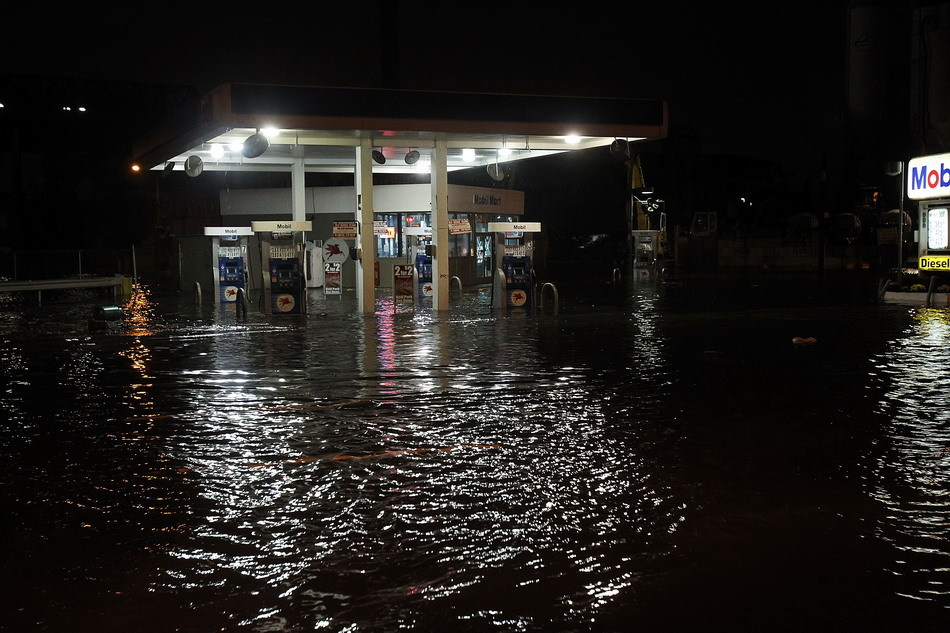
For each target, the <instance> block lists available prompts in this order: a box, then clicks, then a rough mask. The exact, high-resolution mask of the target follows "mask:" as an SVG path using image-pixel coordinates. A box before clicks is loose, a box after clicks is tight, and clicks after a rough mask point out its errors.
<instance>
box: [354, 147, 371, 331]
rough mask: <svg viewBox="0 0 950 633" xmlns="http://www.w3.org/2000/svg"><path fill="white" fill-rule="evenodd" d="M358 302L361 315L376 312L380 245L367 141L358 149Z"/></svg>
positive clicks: (369, 148) (369, 149)
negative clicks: (377, 239) (375, 230)
mask: <svg viewBox="0 0 950 633" xmlns="http://www.w3.org/2000/svg"><path fill="white" fill-rule="evenodd" d="M354 180H355V181H356V227H357V234H356V249H357V252H358V253H359V259H357V260H356V299H357V309H358V310H359V311H360V312H363V313H368V314H371V313H373V312H375V311H376V244H375V236H374V235H373V145H372V140H371V139H363V140H362V141H360V144H359V145H358V146H357V148H356V178H355V179H354Z"/></svg>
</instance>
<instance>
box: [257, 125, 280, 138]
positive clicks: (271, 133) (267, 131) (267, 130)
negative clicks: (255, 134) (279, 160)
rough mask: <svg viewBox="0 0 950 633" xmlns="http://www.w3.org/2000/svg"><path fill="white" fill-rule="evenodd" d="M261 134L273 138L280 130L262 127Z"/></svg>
mask: <svg viewBox="0 0 950 633" xmlns="http://www.w3.org/2000/svg"><path fill="white" fill-rule="evenodd" d="M261 134H263V135H264V136H266V137H267V138H274V137H275V136H277V135H278V134H280V130H278V129H277V128H275V127H262V128H261Z"/></svg>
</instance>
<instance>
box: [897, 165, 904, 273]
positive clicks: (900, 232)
mask: <svg viewBox="0 0 950 633" xmlns="http://www.w3.org/2000/svg"><path fill="white" fill-rule="evenodd" d="M897 165H898V167H899V169H898V171H897V178H898V179H899V180H900V183H901V188H900V191H901V194H900V204H898V205H897V210H898V212H899V213H898V219H899V221H900V224H898V225H897V283H898V285H900V282H901V275H902V274H903V272H904V163H903V161H898V163H897Z"/></svg>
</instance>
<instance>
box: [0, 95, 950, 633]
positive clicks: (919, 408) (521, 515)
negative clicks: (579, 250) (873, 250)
mask: <svg viewBox="0 0 950 633" xmlns="http://www.w3.org/2000/svg"><path fill="white" fill-rule="evenodd" d="M315 90H316V92H315ZM330 92H331V93H332V94H330V93H327V92H325V91H321V90H317V89H304V90H302V91H299V90H296V89H295V90H288V89H278V88H273V87H253V86H250V87H249V86H232V87H228V88H227V89H222V90H219V91H216V92H214V93H213V94H212V95H210V96H209V102H208V103H207V104H206V105H207V110H206V114H207V113H211V114H210V115H209V118H206V119H204V120H203V121H202V124H201V125H200V126H198V128H195V129H188V130H186V131H185V132H184V133H181V134H179V135H178V136H176V137H174V138H172V139H170V140H168V141H167V143H166V144H164V145H162V144H159V145H156V146H153V147H151V148H149V150H148V152H146V153H145V154H143V157H146V158H149V160H146V161H143V164H145V165H146V169H150V170H152V171H153V172H156V173H158V174H165V175H167V174H168V173H175V172H176V171H184V173H185V175H186V176H187V177H190V178H198V177H200V176H201V174H202V173H203V172H204V171H214V170H242V169H246V170H255V169H271V170H284V171H286V172H288V173H289V174H290V180H291V184H292V186H291V187H289V188H277V189H274V190H269V191H264V190H256V191H249V190H245V191H239V190H236V189H235V190H227V191H222V192H221V194H220V196H221V198H220V206H221V213H220V216H221V217H220V219H221V222H220V224H216V225H210V224H209V225H208V226H205V227H203V231H202V232H201V234H200V235H190V236H185V237H182V239H181V240H180V242H179V244H178V252H177V253H174V256H175V258H176V259H177V260H178V261H180V262H182V264H181V266H180V269H179V271H178V275H179V279H180V283H179V287H178V288H175V289H169V288H164V287H162V286H160V285H150V284H149V282H148V281H147V280H145V279H143V278H141V277H139V276H137V275H136V276H135V278H134V283H131V284H130V287H129V288H128V294H127V296H125V297H124V298H121V299H120V298H114V300H112V301H109V300H106V299H104V298H103V297H102V296H101V295H100V294H97V293H96V292H94V291H92V290H88V289H82V288H68V289H65V290H62V294H60V295H56V294H55V293H50V292H48V291H46V290H44V291H43V292H44V293H45V294H44V295H43V296H44V299H43V301H42V303H40V302H39V301H33V300H31V299H30V297H29V295H27V294H16V293H13V292H0V297H2V298H3V303H2V305H0V342H2V343H0V355H2V356H0V358H2V361H3V362H2V363H0V385H2V389H3V395H2V397H0V409H2V412H3V417H4V419H5V420H6V421H5V423H4V425H3V426H2V427H0V454H2V455H3V457H4V459H3V465H2V468H3V475H4V480H5V481H6V482H7V485H6V486H4V488H3V493H2V495H3V496H2V498H0V500H2V502H3V507H4V508H5V510H6V513H5V520H4V523H3V525H4V528H5V529H4V536H5V543H6V551H7V556H5V558H4V562H3V574H2V583H3V584H2V591H3V595H4V597H5V598H6V603H7V604H9V605H13V606H12V607H9V608H8V609H6V610H5V611H6V614H7V615H6V616H5V618H4V622H3V625H2V626H3V628H4V629H5V630H6V629H9V630H11V631H48V632H56V633H58V632H65V631H75V630H77V629H80V630H87V629H88V630H96V631H100V632H103V633H108V632H111V631H116V632H118V631H122V632H125V631H130V630H135V631H141V632H152V631H154V632H166V631H167V632H173V631H181V632H195V633H198V632H202V633H203V632H206V631H212V630H214V631H242V632H243V631H247V632H252V633H270V632H278V631H280V632H302V631H316V630H326V631H374V632H376V631H379V632H383V631H387V632H388V631H399V630H413V631H445V630H455V631H479V632H481V631H506V632H507V631H598V632H600V631H602V632H612V631H630V630H639V629H642V630H651V631H674V630H675V631H684V630H685V631H697V630H701V631H714V630H722V631H726V630H728V631H737V630H738V631H743V630H783V631H806V630H807V631H815V630H835V631H850V630H859V631H862V632H869V631H880V632H882V633H883V632H888V633H889V632H891V631H896V630H900V631H914V632H925V633H929V632H931V631H933V632H936V631H943V630H944V629H945V628H946V625H947V622H948V621H950V619H948V615H947V614H948V611H947V609H948V608H950V599H948V592H950V587H948V583H950V572H948V570H950V566H948V564H947V557H948V556H950V547H948V545H947V543H948V541H947V538H948V534H950V532H948V529H947V516H948V511H950V502H948V499H947V492H946V491H947V487H948V483H950V467H948V465H950V416H948V415H947V413H946V410H945V408H944V407H943V406H941V405H940V403H942V401H943V400H942V389H943V385H944V384H946V380H947V379H948V378H950V376H948V375H947V370H946V367H948V366H950V363H948V356H950V353H948V348H947V347H946V345H945V341H946V339H947V337H948V336H950V311H948V309H947V308H933V307H930V306H920V305H914V306H908V305H900V304H884V303H881V302H880V301H879V300H878V295H877V282H878V280H877V279H874V278H871V277H870V275H871V274H872V273H871V272H869V271H863V270H860V269H858V270H848V271H844V270H842V271H839V272H836V273H829V272H824V273H802V272H798V273H783V272H780V271H777V270H758V271H751V272H750V271H742V272H741V273H740V274H730V273H729V272H708V271H703V272H699V271H695V270H693V271H685V270H680V269H677V268H676V267H675V266H670V265H667V264H669V261H668V253H666V252H665V248H666V244H665V238H664V231H665V226H664V222H663V215H662V213H661V212H657V213H656V214H655V215H653V216H649V217H647V216H645V215H644V214H643V206H644V205H655V204H656V201H655V200H653V199H650V198H644V199H643V200H641V199H640V198H639V197H636V196H640V195H643V196H646V195H647V194H646V188H645V187H643V186H642V184H643V183H642V182H638V181H637V171H636V169H634V167H633V163H632V162H631V161H630V158H631V149H630V146H631V144H633V143H635V142H637V141H638V140H643V139H646V138H658V137H662V136H663V134H665V128H666V114H665V105H664V104H662V103H658V102H649V103H645V104H642V103H641V104H638V105H636V107H634V104H633V103H632V102H626V101H625V102H624V103H622V104H618V103H611V102H609V101H603V100H600V101H597V102H596V103H593V102H588V101H584V102H583V103H580V104H578V103H576V102H573V101H569V102H562V101H560V100H557V99H547V100H546V99H540V100H531V101H530V105H531V106H532V107H533V108H535V109H534V110H533V112H534V113H535V115H536V117H537V118H538V120H528V121H525V120H519V119H512V118H510V117H509V118H506V117H505V115H506V114H510V113H511V112H518V111H524V110H523V108H524V107H525V106H526V104H527V103H529V102H520V101H517V100H515V101H506V99H507V98H501V97H498V96H495V97H493V99H494V101H490V102H485V101H484V99H485V98H486V97H485V96H484V95H482V96H477V95H466V96H465V99H464V100H462V101H459V100H458V97H459V95H455V96H454V97H451V96H449V95H435V94H430V95H428V98H429V99H430V101H429V102H422V103H423V105H421V106H420V105H419V102H416V103H415V107H416V108H417V111H416V114H415V115H414V116H415V118H413V116H410V113H407V112H404V111H403V112H400V111H399V107H401V106H398V104H400V103H406V101H405V100H392V99H391V100H388V101H387V103H388V106H387V107H389V108H391V110H390V111H389V112H388V113H387V114H386V116H387V117H389V118H387V119H385V121H386V122H390V123H391V122H392V121H394V120H395V121H397V122H400V123H401V124H402V125H403V127H397V126H395V125H384V124H383V121H384V119H381V118H378V117H377V118H374V117H373V115H374V112H372V111H370V110H372V108H374V107H377V104H378V103H380V101H379V100H373V99H366V98H365V96H366V95H365V94H364V93H358V92H354V91H346V90H344V91H330ZM316 97H320V98H321V99H316ZM330 97H332V98H333V99H338V101H333V99H329V98H330ZM301 98H302V100H301ZM324 98H327V99H324ZM328 99H329V100H328ZM453 99H454V100H453ZM260 103H266V104H267V105H268V109H267V110H258V109H256V108H257V107H258V106H259V105H260ZM446 103H448V105H451V106H452V107H453V108H456V115H455V117H454V118H446V117H444V116H443V114H442V113H443V110H442V109H441V108H442V106H445V105H446ZM275 104H276V105H275ZM314 104H319V107H317V110H316V111H315V110H314V108H315V105H314ZM327 104H329V105H327ZM393 104H396V105H393ZM555 105H557V106H558V107H554V106H555ZM565 105H568V106H577V105H585V106H591V109H586V110H584V112H586V116H587V119H584V117H581V119H582V120H576V121H574V122H575V123H578V124H579V128H580V129H579V133H580V134H581V135H580V136H579V137H578V138H576V139H573V137H572V139H573V140H572V143H574V144H575V145H576V146H578V147H583V146H585V144H586V145H587V146H593V147H607V146H609V147H610V148H611V149H610V151H611V152H613V151H615V150H618V151H619V153H620V154H621V158H623V159H625V160H627V161H628V163H629V164H630V172H629V173H628V176H629V178H630V182H629V185H630V187H631V193H633V194H635V195H633V196H632V197H631V200H630V206H629V207H628V209H627V213H628V218H627V219H628V226H627V229H628V236H627V237H628V240H629V244H628V248H629V254H630V255H631V259H630V261H628V266H627V267H624V268H622V269H621V268H615V269H614V270H613V274H612V275H609V276H608V275H600V276H594V275H593V274H591V273H590V270H589V269H588V268H586V267H584V266H575V267H573V268H572V269H571V270H570V271H565V270H561V271H559V272H560V274H556V275H555V274H552V275H548V276H544V277H541V276H539V275H538V274H537V272H536V268H537V266H538V263H539V262H540V261H541V260H542V259H543V257H544V245H545V237H546V236H545V230H546V229H545V224H544V222H543V220H538V219H537V218H532V217H528V214H527V213H526V212H525V204H524V193H523V192H519V191H516V190H514V189H511V188H498V189H493V188H479V187H467V186H461V185H455V184H453V185H450V184H449V182H448V180H449V179H448V177H447V174H448V171H450V170H451V169H457V168H462V166H463V165H465V164H468V159H469V158H472V156H474V159H473V160H475V161H476V164H477V165H478V166H480V167H482V168H485V169H486V170H487V171H488V173H489V174H491V173H492V171H493V170H494V171H495V172H496V174H497V173H498V172H499V170H503V169H504V166H503V164H502V161H501V160H500V157H501V156H502V153H501V152H502V150H511V151H512V152H513V153H514V154H515V156H514V157H513V158H511V159H512V160H530V156H531V155H535V154H541V153H544V152H549V153H557V152H563V151H567V150H565V149H564V147H565V146H564V143H565V138H564V137H563V136H562V135H561V133H560V132H559V133H557V134H555V133H554V130H555V128H558V129H560V127H561V125H562V124H563V123H564V122H565V119H564V118H563V117H560V115H558V114H557V112H558V108H559V107H563V106H565ZM621 105H622V106H624V107H622V108H621V107H620V106H621ZM489 106H490V107H489ZM321 108H322V109H321ZM367 108H368V109H369V110H367ZM392 108H395V110H392ZM567 109H568V110H571V108H567ZM489 111H490V112H492V113H493V114H492V116H494V117H495V118H494V119H493V120H489V119H490V118H491V117H489V116H488V115H485V114H484V112H489ZM618 112H622V113H623V114H622V115H618V114H617V113H618ZM265 114H266V115H267V116H271V115H275V114H276V115H279V116H278V117H277V118H281V117H282V118H283V123H284V124H283V125H281V126H279V130H277V133H276V135H275V136H272V137H269V139H270V140H268V137H266V136H265V135H264V134H263V131H262V130H263V128H264V124H265V123H266V122H267V121H266V120H265V116H264V115H265ZM617 117H619V118H617ZM605 121H606V122H605ZM422 124H425V125H427V126H429V127H422ZM506 126H514V127H513V128H511V129H506ZM449 128H451V129H449ZM400 130H401V131H400ZM405 130H416V131H415V132H406V131H405ZM418 130H423V132H420V131H418ZM384 131H385V132H388V134H385V135H384V134H383V132H384ZM237 141H242V142H237ZM231 142H237V144H236V145H235V147H233V148H231V149H225V146H226V145H228V144H229V143H231ZM473 147H474V148H475V151H474V154H473V155H469V156H466V154H467V151H471V150H472V148H473ZM519 152H520V153H522V154H523V155H521V156H520V157H519V156H517V153H519ZM508 156H509V155H507V154H506V158H507V157H508ZM397 159H398V160H397ZM254 161H258V162H254ZM478 161H481V162H480V163H479V162H478ZM387 166H388V167H387ZM383 168H391V169H397V170H398V171H400V172H405V171H407V170H413V169H420V168H424V169H425V170H426V173H427V174H428V176H427V179H428V182H425V183H421V184H420V183H416V184H400V185H381V184H377V183H376V182H375V181H374V179H373V172H374V171H375V170H378V169H383ZM327 169H331V170H333V169H336V170H349V171H348V173H351V174H352V176H353V183H352V185H353V186H349V185H347V186H340V187H333V188H329V187H314V186H308V185H307V183H306V178H305V176H306V174H307V173H308V172H310V171H319V170H327ZM158 177H159V178H160V177H162V176H158ZM493 177H494V176H493ZM941 209H942V207H941ZM944 211H945V210H944ZM932 215H933V220H932V223H933V224H934V225H936V224H939V222H938V220H939V218H943V217H944V215H945V214H944V215H939V214H938V213H937V211H934V213H933V214H932ZM653 220H656V222H654V221H653ZM941 226H942V225H941ZM568 273H570V274H568ZM20 289H21V288H20V287H17V290H18V291H19V290H20ZM110 299H112V298H110ZM802 343H807V344H802Z"/></svg>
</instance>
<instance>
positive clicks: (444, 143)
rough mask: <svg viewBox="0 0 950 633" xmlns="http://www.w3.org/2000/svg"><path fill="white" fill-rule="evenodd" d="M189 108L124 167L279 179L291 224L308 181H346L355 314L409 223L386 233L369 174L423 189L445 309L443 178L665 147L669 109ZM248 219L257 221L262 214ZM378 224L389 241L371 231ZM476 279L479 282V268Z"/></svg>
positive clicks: (302, 101)
mask: <svg viewBox="0 0 950 633" xmlns="http://www.w3.org/2000/svg"><path fill="white" fill-rule="evenodd" d="M198 105H199V107H198V108H192V109H189V110H188V111H187V112H186V113H185V114H186V115H187V117H188V118H187V119H186V120H185V122H184V123H182V122H181V121H180V120H176V121H175V122H172V123H170V124H168V125H167V126H165V127H163V128H161V129H158V130H155V131H154V132H153V133H152V134H150V135H149V138H148V140H146V141H144V142H143V143H142V144H141V145H140V146H138V147H136V148H135V149H134V151H133V156H132V157H131V158H132V162H133V164H134V165H137V166H138V167H139V169H140V170H141V171H140V173H148V172H151V173H157V174H158V175H159V176H161V175H163V174H167V173H172V174H174V173H175V172H178V171H183V172H184V173H185V174H187V175H188V176H190V177H194V178H200V177H201V174H202V173H203V172H206V171H224V172H238V171H256V172H285V173H286V174H288V175H289V187H287V189H286V193H289V196H290V205H289V208H290V214H291V218H290V219H291V220H292V221H305V220H306V218H307V202H306V201H307V187H306V174H308V173H312V172H321V173H332V172H337V173H348V174H352V175H353V182H354V183H355V186H354V190H355V195H349V202H348V203H347V204H349V205H350V209H349V210H348V211H344V213H346V214H347V215H348V216H349V217H348V218H347V219H348V221H350V222H354V223H355V225H356V238H355V240H354V242H355V250H356V252H357V254H358V258H357V259H356V262H355V264H354V266H355V269H354V272H353V277H354V278H355V281H356V293H357V302H358V306H359V310H360V311H362V312H372V311H374V310H375V275H376V272H375V271H376V268H377V263H378V262H377V259H376V258H377V250H378V248H377V246H381V247H382V251H381V252H382V254H381V257H383V256H386V255H385V254H386V252H387V251H386V249H387V247H393V246H394V247H395V248H396V250H395V256H396V257H397V258H398V257H400V256H401V255H400V254H399V253H400V252H401V251H400V250H399V249H400V248H402V242H401V241H400V239H401V238H402V235H401V234H400V233H399V232H400V231H402V232H403V233H407V232H408V231H407V230H405V229H408V227H407V226H405V225H407V224H408V223H409V220H408V217H409V216H408V215H406V216H403V217H400V218H397V219H398V221H399V223H401V224H402V225H403V226H402V228H400V224H398V223H397V224H395V225H393V229H394V230H395V231H396V235H393V236H390V235H389V233H388V231H389V229H388V228H387V227H388V226H389V224H388V221H389V220H387V219H386V218H380V217H379V216H386V215H391V214H388V213H387V209H385V208H383V205H381V203H380V202H378V201H377V197H378V195H377V190H378V188H379V186H380V185H385V184H389V183H387V182H385V181H382V180H379V179H377V176H379V177H385V176H387V175H389V174H393V175H402V176H404V175H405V174H416V175H419V176H420V178H422V179H424V180H423V182H425V180H427V181H428V183H427V184H425V185H424V187H426V188H427V189H428V193H427V194H426V199H427V200H428V201H429V204H428V222H429V223H430V227H429V228H430V231H431V241H432V246H433V247H434V248H433V249H432V279H433V285H434V290H435V292H434V295H433V303H432V305H433V308H435V309H437V310H447V309H448V307H449V282H450V279H451V277H452V276H453V275H452V272H451V271H450V259H449V253H450V250H451V247H450V243H451V240H453V239H455V240H456V243H457V245H458V248H459V249H461V248H462V243H463V242H464V239H461V238H453V237H451V236H452V235H455V230H460V228H459V227H460V226H462V225H464V222H463V221H464V219H465V218H461V217H456V218H450V209H449V206H450V205H449V183H448V174H449V173H450V172H451V171H453V170H457V169H459V170H460V169H473V168H478V167H480V168H482V169H485V170H486V171H488V173H489V175H491V176H492V178H493V179H495V180H496V181H498V180H500V179H503V178H504V175H503V174H504V172H505V164H506V163H509V162H513V161H519V160H524V159H530V158H535V157H542V156H547V155H551V154H557V153H561V152H568V151H574V150H583V149H591V148H597V147H606V146H611V148H612V149H613V148H614V147H615V146H617V147H618V148H619V149H620V151H621V155H623V154H624V153H625V154H626V155H627V157H628V158H629V157H630V156H632V155H635V154H636V152H637V150H636V149H635V148H634V146H635V145H636V144H637V143H639V142H641V141H645V140H656V139H661V138H665V137H666V135H667V130H668V108H667V104H666V102H665V101H661V100H656V99H629V98H584V97H555V96H538V95H503V94H481V93H446V92H431V91H413V90H376V89H360V88H327V87H315V86H271V85H250V84H225V85H222V86H218V87H217V88H215V89H214V90H212V91H210V92H209V93H207V94H206V95H204V96H203V97H202V99H201V102H200V103H199V104H198ZM499 177H500V178H499ZM401 186H404V185H401ZM493 191H494V190H493ZM282 195H284V194H282ZM488 200H489V201H491V200H492V199H491V198H488ZM488 206H492V205H488ZM337 208H340V209H343V208H344V207H337ZM425 210H426V207H424V206H423V208H421V209H414V211H422V212H424V211H425ZM257 211H258V213H259V214H260V213H266V211H265V208H264V207H258V209H257ZM403 212H404V211H403V210H396V211H394V213H403ZM222 213H223V214H224V213H225V211H224V210H222ZM454 213H456V214H461V215H466V214H467V215H471V216H472V217H471V218H469V220H468V221H469V222H470V223H473V224H472V227H471V238H470V239H471V242H472V243H470V244H469V246H468V247H467V248H468V250H469V252H470V255H468V257H474V258H475V259H476V260H478V253H479V239H478V238H479V226H480V223H479V222H478V218H477V217H475V216H478V215H484V214H481V213H480V211H473V210H471V209H468V210H466V209H458V210H455V211H454ZM488 214H489V215H503V214H501V213H494V210H489V211H488ZM320 215H321V214H320V212H319V211H316V212H315V213H314V217H319V216H320ZM507 215H511V216H514V215H516V214H513V213H512V214H507ZM378 218H379V219H378ZM258 219H260V215H259V216H258ZM492 219H495V218H492ZM450 220H452V221H451V222H450ZM394 221H395V219H394ZM378 222H387V224H385V225H381V224H377V223H378ZM377 227H378V230H379V231H380V233H382V232H383V231H386V232H387V233H386V234H385V235H381V234H377ZM453 227H455V228H453ZM323 232H324V233H326V231H325V229H323ZM308 237H309V236H308ZM381 238H382V239H383V243H381V244H377V240H380V239H381ZM385 240H390V242H388V243H386V242H385ZM391 240H396V241H395V242H393V241H391ZM389 252H392V251H391V250H390V251H389ZM475 271H476V272H475V273H474V274H475V275H476V278H478V277H479V270H478V263H477V261H476V263H475Z"/></svg>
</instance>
